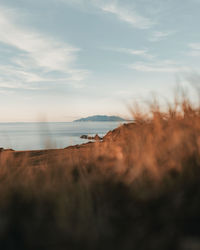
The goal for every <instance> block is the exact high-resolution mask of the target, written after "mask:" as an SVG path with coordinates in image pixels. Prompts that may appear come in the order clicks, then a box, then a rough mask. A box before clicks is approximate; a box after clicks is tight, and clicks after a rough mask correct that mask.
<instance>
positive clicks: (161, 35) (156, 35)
mask: <svg viewBox="0 0 200 250" xmlns="http://www.w3.org/2000/svg"><path fill="white" fill-rule="evenodd" d="M173 33H174V32H172V31H155V32H153V34H152V35H151V37H150V38H149V41H150V42H159V41H161V40H163V39H165V38H167V37H168V36H171V35H172V34H173Z"/></svg>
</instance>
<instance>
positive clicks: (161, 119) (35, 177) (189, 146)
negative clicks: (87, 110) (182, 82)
mask: <svg viewBox="0 0 200 250" xmlns="http://www.w3.org/2000/svg"><path fill="white" fill-rule="evenodd" d="M149 114H150V113H148V115H145V114H143V113H142V112H133V116H134V118H135V123H132V124H128V125H125V126H122V127H120V128H119V129H117V130H115V131H114V132H112V133H109V134H108V135H107V136H106V137H105V138H104V141H103V142H95V143H91V144H89V146H88V147H87V146H85V147H80V148H73V147H71V148H69V149H66V150H62V151H56V152H57V153H53V152H54V151H52V152H51V151H50V152H49V153H47V154H46V153H45V155H44V157H43V158H40V157H41V154H42V153H38V156H37V153H36V155H32V157H30V155H29V154H27V155H26V154H23V155H22V154H19V153H13V152H2V153H1V154H0V249H2V250H8V249H9V250H13V249H20V250H29V249H33V250H35V249H44V250H46V249H48V250H51V249H56V250H64V249H70V250H78V249H81V250H83V249H84V250H87V249H91V250H94V249H95V250H96V249H97V250H98V249H99V250H105V249H108V250H112V249H115V250H118V249H119V250H133V249H135V250H150V249H152V250H165V249H166V250H168V249H169V250H179V249H180V250H192V249H195V250H196V249H200V108H199V107H195V106H193V105H192V104H191V103H190V102H189V101H187V100H185V99H184V100H182V101H181V102H175V104H174V105H169V108H168V111H166V112H162V111H160V110H159V107H158V106H157V105H156V104H154V105H152V106H151V115H149Z"/></svg>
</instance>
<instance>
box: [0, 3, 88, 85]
mask: <svg viewBox="0 0 200 250" xmlns="http://www.w3.org/2000/svg"><path fill="white" fill-rule="evenodd" d="M17 16H18V13H17V12H14V11H13V10H12V11H11V10H8V9H5V8H2V7H0V43H2V44H6V46H8V47H9V49H10V51H12V52H13V51H14V50H15V51H14V52H13V53H8V58H7V60H8V65H5V63H4V65H0V75H1V77H0V78H1V80H2V81H5V83H6V82H7V83H10V84H11V86H12V85H13V84H12V83H13V82H16V81H19V82H21V83H24V84H22V85H23V86H25V85H26V84H27V83H29V84H30V83H36V82H48V81H56V82H59V81H66V83H67V82H72V81H74V82H76V81H82V80H83V79H85V77H86V76H87V74H88V71H87V70H82V69H77V68H76V61H77V53H78V52H79V50H80V49H78V48H75V47H73V46H71V45H68V44H66V43H64V42H60V41H57V40H55V39H52V38H51V37H48V36H45V35H44V34H41V33H39V32H36V31H32V30H30V28H29V29H28V28H25V27H22V26H20V25H17ZM54 73H56V74H54ZM50 75H51V77H50ZM8 76H9V79H8ZM28 88H29V87H28Z"/></svg>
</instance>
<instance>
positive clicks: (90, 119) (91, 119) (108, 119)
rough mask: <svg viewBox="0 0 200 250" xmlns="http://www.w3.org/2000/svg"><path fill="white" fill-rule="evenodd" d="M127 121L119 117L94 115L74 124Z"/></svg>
mask: <svg viewBox="0 0 200 250" xmlns="http://www.w3.org/2000/svg"><path fill="white" fill-rule="evenodd" d="M123 121H126V120H125V119H123V118H121V117H119V116H107V115H94V116H89V117H86V118H81V119H78V120H75V121H74V122H123Z"/></svg>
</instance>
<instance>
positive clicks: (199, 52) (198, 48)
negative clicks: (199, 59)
mask: <svg viewBox="0 0 200 250" xmlns="http://www.w3.org/2000/svg"><path fill="white" fill-rule="evenodd" d="M188 47H189V48H190V51H189V52H188V53H187V55H189V56H200V43H190V44H189V45H188Z"/></svg>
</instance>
